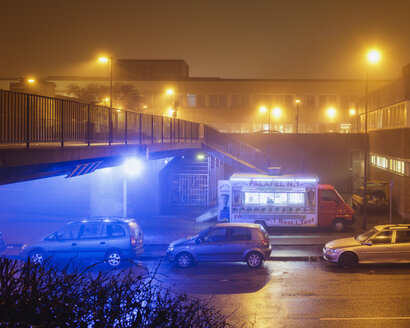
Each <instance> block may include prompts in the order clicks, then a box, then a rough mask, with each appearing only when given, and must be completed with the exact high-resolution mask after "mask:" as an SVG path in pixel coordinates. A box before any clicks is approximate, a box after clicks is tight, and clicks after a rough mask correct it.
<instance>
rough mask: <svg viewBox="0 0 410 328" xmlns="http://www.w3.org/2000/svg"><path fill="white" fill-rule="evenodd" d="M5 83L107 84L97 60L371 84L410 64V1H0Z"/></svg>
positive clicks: (0, 63)
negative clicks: (40, 79) (99, 80)
mask: <svg viewBox="0 0 410 328" xmlns="http://www.w3.org/2000/svg"><path fill="white" fill-rule="evenodd" d="M0 4H1V7H0V8H1V11H0V27H1V34H2V38H1V52H0V77H16V76H29V75H32V76H56V75H106V70H104V69H102V68H101V66H100V65H99V64H98V63H97V62H96V58H97V57H98V56H99V55H101V54H108V55H112V56H113V57H114V58H119V59H184V60H185V61H186V62H187V63H188V65H189V67H190V75H191V76H218V77H222V78H341V79H343V78H359V79H361V78H364V74H365V53H366V51H367V50H368V49H370V48H373V47H377V48H379V49H380V51H381V52H382V56H383V60H382V62H380V63H379V64H378V65H377V66H375V67H372V69H371V76H370V78H382V79H390V78H396V77H397V76H399V75H400V70H401V68H402V67H403V66H404V65H406V64H409V63H410V19H409V17H410V16H409V15H410V0H280V1H277V0H168V1H164V0H143V1H141V0H117V1H113V0H0Z"/></svg>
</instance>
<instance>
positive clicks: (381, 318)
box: [320, 317, 410, 321]
mask: <svg viewBox="0 0 410 328" xmlns="http://www.w3.org/2000/svg"><path fill="white" fill-rule="evenodd" d="M320 320H323V321H338V320H340V321H343V320H344V321H347V320H410V317H365V318H320Z"/></svg>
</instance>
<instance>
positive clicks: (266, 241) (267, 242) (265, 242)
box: [262, 239, 269, 247]
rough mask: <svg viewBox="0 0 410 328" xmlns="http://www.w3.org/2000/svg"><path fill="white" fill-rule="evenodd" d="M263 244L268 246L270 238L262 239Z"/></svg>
mask: <svg viewBox="0 0 410 328" xmlns="http://www.w3.org/2000/svg"><path fill="white" fill-rule="evenodd" d="M262 245H263V246H265V247H268V246H269V240H266V239H264V240H262Z"/></svg>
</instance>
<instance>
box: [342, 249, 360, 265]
mask: <svg viewBox="0 0 410 328" xmlns="http://www.w3.org/2000/svg"><path fill="white" fill-rule="evenodd" d="M358 264H359V259H358V258H357V255H356V254H355V253H352V252H345V253H342V254H340V256H339V265H340V266H341V267H342V268H345V269H353V268H354V267H356V266H357V265H358Z"/></svg>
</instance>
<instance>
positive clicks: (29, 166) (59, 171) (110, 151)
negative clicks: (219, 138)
mask: <svg viewBox="0 0 410 328" xmlns="http://www.w3.org/2000/svg"><path fill="white" fill-rule="evenodd" d="M198 149H201V143H200V142H193V143H166V144H149V145H144V144H143V145H133V144H132V145H123V144H122V145H115V144H114V145H111V146H108V145H106V146H105V145H97V146H91V147H87V146H72V147H55V148H54V147H35V148H30V149H26V148H20V149H10V148H9V149H3V150H0V185H4V184H9V183H16V182H23V181H28V180H35V179H43V178H48V177H53V176H60V175H68V174H70V173H71V172H73V171H74V170H76V169H78V171H79V173H81V168H84V169H85V170H88V169H91V170H94V169H102V168H105V167H112V166H118V165H121V163H122V162H123V159H124V158H126V157H130V156H137V157H144V158H146V159H160V158H166V157H174V156H182V155H184V154H187V153H190V152H192V151H193V150H198ZM90 173H91V172H90Z"/></svg>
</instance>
